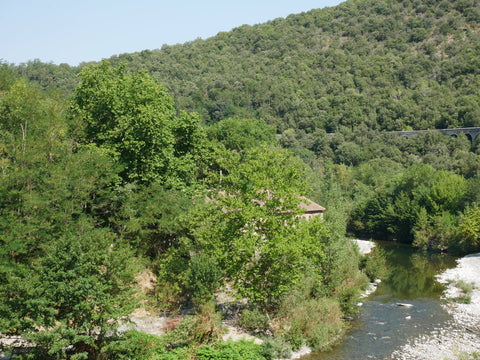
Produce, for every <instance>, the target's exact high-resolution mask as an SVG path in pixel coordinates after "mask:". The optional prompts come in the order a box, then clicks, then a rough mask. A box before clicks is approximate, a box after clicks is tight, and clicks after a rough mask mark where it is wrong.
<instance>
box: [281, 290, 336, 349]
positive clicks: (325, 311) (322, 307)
mask: <svg viewBox="0 0 480 360" xmlns="http://www.w3.org/2000/svg"><path fill="white" fill-rule="evenodd" d="M280 313H281V314H282V315H281V316H282V318H283V326H284V329H285V330H284V331H285V338H286V339H287V340H288V341H290V343H291V345H292V347H293V348H299V347H300V346H301V344H302V341H301V339H304V340H305V341H306V343H307V344H308V345H309V346H311V347H312V348H313V349H314V350H317V351H320V350H325V349H328V348H329V347H331V346H332V345H333V344H334V342H335V341H336V340H337V339H338V337H339V335H340V333H341V332H342V330H343V328H344V325H343V321H342V317H343V313H342V311H341V308H340V304H339V303H338V301H336V300H335V299H328V298H323V297H319V298H299V297H296V296H295V295H294V296H293V297H292V296H290V297H287V298H286V299H285V301H284V302H283V303H282V308H281V312H280Z"/></svg>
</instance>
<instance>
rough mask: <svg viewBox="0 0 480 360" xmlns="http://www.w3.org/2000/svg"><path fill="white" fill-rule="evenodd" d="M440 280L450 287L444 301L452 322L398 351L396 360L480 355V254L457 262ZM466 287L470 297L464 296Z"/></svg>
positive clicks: (440, 276)
mask: <svg viewBox="0 0 480 360" xmlns="http://www.w3.org/2000/svg"><path fill="white" fill-rule="evenodd" d="M437 279H438V281H439V282H442V283H444V284H447V289H446V290H445V292H444V295H443V298H444V300H445V301H446V302H445V305H444V307H445V308H446V310H447V311H448V312H449V313H450V314H451V315H452V321H451V323H450V324H449V325H447V326H445V327H442V328H441V329H436V330H434V331H432V332H430V334H427V335H423V336H421V337H418V338H415V339H413V340H411V341H410V343H409V344H406V345H404V346H403V347H401V348H400V349H398V350H396V351H394V352H393V354H392V359H398V360H411V359H422V360H423V359H425V360H430V359H432V360H433V359H448V360H450V359H460V358H461V359H473V357H467V356H468V355H467V354H472V353H478V354H480V253H479V254H473V255H469V256H466V257H464V258H461V259H459V260H457V266H456V267H455V268H453V269H449V270H446V271H445V272H443V273H442V274H440V275H438V276H437ZM472 286H473V288H472ZM466 288H470V289H469V294H465V293H464V289H466ZM462 299H463V300H462ZM465 299H467V300H465ZM462 301H464V302H467V303H462Z"/></svg>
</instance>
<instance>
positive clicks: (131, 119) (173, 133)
mask: <svg viewBox="0 0 480 360" xmlns="http://www.w3.org/2000/svg"><path fill="white" fill-rule="evenodd" d="M80 79H81V81H80V84H79V86H78V87H77V89H76V90H75V96H74V102H73V106H72V109H73V112H72V114H74V115H75V116H74V119H75V120H76V121H78V120H80V125H74V126H73V129H74V130H75V132H76V134H77V136H78V139H79V141H80V142H81V143H93V144H95V145H96V146H98V147H100V148H102V149H105V151H107V152H108V153H109V154H111V156H113V157H114V158H115V159H117V160H118V161H119V163H121V164H122V165H123V167H124V169H123V171H122V173H121V175H122V177H123V178H124V180H126V181H129V182H133V181H137V182H140V183H151V182H153V181H158V182H161V183H172V184H174V185H179V183H181V182H182V181H183V182H185V181H192V178H194V176H192V175H191V174H192V173H193V174H195V171H196V164H197V163H198V160H199V159H198V157H199V152H201V150H202V144H201V142H202V141H203V140H204V135H203V132H202V131H201V129H200V127H199V118H198V117H196V116H195V115H189V114H186V113H183V114H182V115H181V116H178V117H177V115H176V110H175V108H174V103H173V100H172V98H171V97H170V96H169V95H168V94H167V92H166V90H165V88H164V87H163V86H161V85H160V84H159V83H158V82H156V81H155V80H153V79H152V78H151V77H150V76H149V75H148V74H147V73H146V72H138V73H132V74H129V73H127V72H126V71H125V67H123V66H120V67H118V68H112V67H111V66H110V64H109V63H108V62H107V61H103V62H102V63H101V64H99V65H92V66H89V67H86V68H84V69H83V70H82V72H81V73H80ZM177 178H180V179H177Z"/></svg>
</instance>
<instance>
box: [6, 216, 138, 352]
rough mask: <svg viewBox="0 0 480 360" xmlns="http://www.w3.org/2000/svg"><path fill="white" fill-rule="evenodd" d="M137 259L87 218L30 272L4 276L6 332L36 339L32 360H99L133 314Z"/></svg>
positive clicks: (48, 250) (53, 246)
mask: <svg viewBox="0 0 480 360" xmlns="http://www.w3.org/2000/svg"><path fill="white" fill-rule="evenodd" d="M131 257H132V253H131V252H130V251H129V250H128V248H127V247H125V246H123V245H121V244H120V243H116V242H115V236H114V234H112V233H110V232H109V231H108V230H104V229H96V228H94V227H93V226H92V225H91V224H90V223H89V221H88V220H87V219H86V218H84V219H81V220H80V221H78V222H77V227H76V228H75V229H70V230H68V231H66V232H65V234H64V235H63V236H62V237H61V238H59V239H58V240H56V241H55V242H52V243H51V245H50V246H49V247H48V249H47V251H46V255H45V256H43V257H41V258H40V259H39V260H38V261H37V262H36V263H35V264H34V265H33V266H32V267H31V268H30V269H28V270H27V269H24V270H23V271H21V272H19V271H17V272H15V273H4V274H3V275H4V276H5V277H6V278H5V279H6V280H7V283H6V284H5V285H4V287H3V289H2V291H1V294H0V331H1V332H2V333H4V334H9V335H22V337H23V338H24V339H27V340H31V341H32V342H33V343H34V344H35V347H34V349H33V351H32V353H31V354H29V355H28V356H30V357H31V358H35V359H52V358H65V357H66V353H67V352H69V353H73V354H76V357H74V358H75V359H87V358H89V359H97V358H98V356H99V354H100V353H101V349H102V347H103V346H104V345H105V344H106V343H107V342H108V336H112V335H113V334H114V333H112V331H114V330H116V329H117V328H118V326H119V321H120V320H121V319H122V317H124V316H126V315H128V314H129V313H130V312H131V310H132V307H131V305H133V304H134V298H133V297H132V293H131V291H130V290H129V289H130V286H129V285H130V283H131V282H133V274H134V271H133V270H134V267H133V266H132V264H133V262H132V260H131ZM109 331H110V335H109Z"/></svg>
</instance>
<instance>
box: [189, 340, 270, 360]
mask: <svg viewBox="0 0 480 360" xmlns="http://www.w3.org/2000/svg"><path fill="white" fill-rule="evenodd" d="M195 355H196V357H197V359H198V360H214V359H228V360H266V358H265V357H264V356H263V355H262V353H261V346H260V345H256V344H254V343H253V342H251V341H246V340H241V341H237V342H233V341H229V342H226V343H223V342H220V343H218V344H216V345H215V346H212V345H204V346H201V347H200V348H199V349H198V350H197V352H196V353H195Z"/></svg>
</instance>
